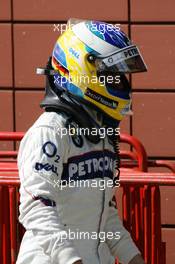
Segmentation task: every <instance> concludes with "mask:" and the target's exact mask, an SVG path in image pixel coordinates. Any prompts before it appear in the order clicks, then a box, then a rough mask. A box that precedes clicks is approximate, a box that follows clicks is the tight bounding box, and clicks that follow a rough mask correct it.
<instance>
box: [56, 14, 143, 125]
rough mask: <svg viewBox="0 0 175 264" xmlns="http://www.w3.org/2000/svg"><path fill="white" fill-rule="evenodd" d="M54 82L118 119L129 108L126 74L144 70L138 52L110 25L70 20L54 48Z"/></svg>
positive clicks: (135, 47) (129, 95)
mask: <svg viewBox="0 0 175 264" xmlns="http://www.w3.org/2000/svg"><path fill="white" fill-rule="evenodd" d="M51 64H52V67H53V69H54V84H55V86H56V87H57V88H58V89H60V86H61V87H62V88H63V89H64V90H65V91H67V92H68V93H69V94H71V95H73V96H75V97H76V99H79V100H80V101H81V102H84V103H88V104H90V105H91V106H93V107H95V108H96V109H98V110H100V111H102V112H103V113H104V114H105V115H107V116H108V117H109V118H112V120H116V121H121V120H122V119H123V116H124V115H126V114H127V113H128V112H129V111H130V104H131V89H130V85H129V82H128V80H127V78H126V76H125V74H127V73H137V72H143V71H146V70H147V67H146V65H145V63H144V60H143V58H142V56H141V53H140V51H139V49H138V48H137V46H136V45H134V44H132V43H131V41H130V40H129V38H128V37H127V36H126V34H125V33H124V32H123V31H121V30H120V28H119V27H116V26H115V25H112V24H107V23H105V22H100V21H92V20H79V19H70V20H69V21H68V23H67V27H66V30H65V32H64V33H63V34H62V35H60V36H59V38H58V40H57V41H56V44H55V46H54V49H53V53H52V59H51Z"/></svg>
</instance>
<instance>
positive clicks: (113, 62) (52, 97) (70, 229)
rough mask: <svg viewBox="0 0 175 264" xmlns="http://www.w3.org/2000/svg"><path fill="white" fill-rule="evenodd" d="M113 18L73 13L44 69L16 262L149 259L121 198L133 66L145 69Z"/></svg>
mask: <svg viewBox="0 0 175 264" xmlns="http://www.w3.org/2000/svg"><path fill="white" fill-rule="evenodd" d="M146 70H147V68H146V65H145V63H144V61H143V58H142V56H141V54H140V52H139V49H138V48H137V46H136V45H134V44H132V43H131V41H130V40H129V38H128V37H127V36H126V34H125V33H124V32H122V31H121V30H120V29H119V28H116V27H115V25H110V24H107V23H104V22H99V21H90V20H78V19H77V20H76V19H71V20H69V21H68V25H67V28H66V31H65V32H64V33H63V34H62V35H61V36H59V38H58V40H57V42H56V44H55V46H54V49H53V53H52V56H51V57H50V58H49V60H48V63H47V66H46V68H38V69H37V73H38V74H44V75H45V76H46V89H45V97H44V99H43V101H42V103H41V107H42V108H43V109H44V110H45V111H44V113H42V114H41V115H40V117H39V118H38V119H37V121H36V122H35V123H34V124H33V126H32V127H31V128H30V129H29V130H28V131H27V133H26V134H25V136H24V138H23V140H22V141H21V144H20V149H19V155H18V168H19V175H20V181H21V187H20V217H19V220H20V222H21V223H22V224H23V226H24V227H25V229H26V232H25V234H24V237H23V240H22V243H21V246H20V252H19V255H18V259H17V264H73V263H74V264H114V263H115V258H117V259H118V261H119V262H120V263H122V264H128V263H129V264H144V263H145V262H144V260H143V258H142V257H141V253H140V251H139V250H138V248H137V247H136V245H135V244H134V242H133V240H132V238H131V236H130V234H129V233H128V231H127V230H126V229H125V228H124V227H123V225H122V223H121V221H120V219H119V217H118V211H117V208H116V205H115V196H114V194H115V190H116V188H115V187H116V186H118V185H119V181H118V176H119V148H118V138H119V133H118V127H119V123H120V121H121V120H122V119H123V117H124V116H125V115H126V114H128V113H129V112H130V104H131V88H130V84H129V81H128V79H127V77H126V74H130V73H137V72H143V71H146Z"/></svg>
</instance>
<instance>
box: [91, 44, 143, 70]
mask: <svg viewBox="0 0 175 264" xmlns="http://www.w3.org/2000/svg"><path fill="white" fill-rule="evenodd" d="M95 64H96V67H97V70H98V71H113V72H121V73H135V72H144V71H147V66H146V64H145V62H144V60H143V58H142V56H141V54H140V51H139V49H138V48H137V47H136V46H135V45H132V46H128V47H126V48H123V49H120V50H119V51H117V52H115V53H112V54H108V55H107V56H101V55H99V56H97V57H96V59H95Z"/></svg>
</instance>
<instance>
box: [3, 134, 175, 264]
mask: <svg viewBox="0 0 175 264" xmlns="http://www.w3.org/2000/svg"><path fill="white" fill-rule="evenodd" d="M23 136H24V133H23V132H8V133H7V132H0V140H12V141H14V140H15V141H19V140H21V139H22V137H23ZM120 141H121V142H124V143H127V144H130V145H131V146H132V151H121V158H122V162H121V164H122V166H123V167H124V168H121V177H120V183H121V185H122V187H123V223H124V225H125V227H126V228H127V229H128V231H129V232H130V233H131V234H132V237H133V239H134V241H135V243H136V244H137V246H138V247H139V249H140V250H141V252H142V254H143V256H144V258H145V261H146V263H147V264H165V243H163V242H162V238H161V221H160V212H161V209H160V191H159V186H160V185H175V175H173V174H172V173H148V172H147V170H148V166H154V167H157V166H163V167H165V166H166V167H167V168H169V169H170V170H171V171H175V165H173V164H172V163H170V162H168V161H152V160H151V161H149V160H148V159H147V155H146V151H145V149H144V146H143V145H142V144H141V143H140V142H139V141H138V140H137V139H136V138H135V137H133V136H130V135H126V134H122V135H121V136H120ZM16 156H17V151H3V152H2V151H1V152H0V159H1V160H3V162H0V202H1V204H2V206H1V208H0V263H2V264H13V263H15V260H16V256H17V252H18V249H19V244H20V241H21V238H22V236H23V232H24V229H23V228H22V227H21V225H20V224H19V223H18V221H17V215H18V211H17V208H18V203H19V199H18V196H19V193H18V188H19V178H18V170H17V164H16ZM6 158H8V160H7V159H6ZM126 159H127V160H126ZM128 159H129V160H128ZM2 242H3V244H2Z"/></svg>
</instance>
